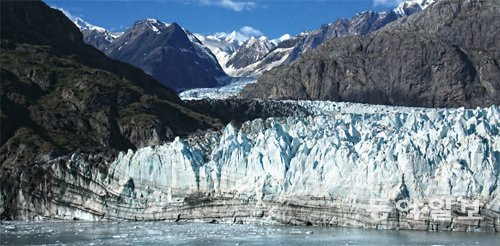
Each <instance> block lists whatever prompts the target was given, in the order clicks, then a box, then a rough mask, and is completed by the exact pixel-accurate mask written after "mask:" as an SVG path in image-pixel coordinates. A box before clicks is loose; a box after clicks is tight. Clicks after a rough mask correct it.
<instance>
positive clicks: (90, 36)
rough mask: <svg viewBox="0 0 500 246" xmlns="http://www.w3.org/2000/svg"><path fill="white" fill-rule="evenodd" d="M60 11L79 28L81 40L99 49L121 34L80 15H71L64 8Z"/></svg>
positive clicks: (104, 47) (102, 48)
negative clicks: (92, 22)
mask: <svg viewBox="0 0 500 246" xmlns="http://www.w3.org/2000/svg"><path fill="white" fill-rule="evenodd" d="M59 10H60V11H62V12H63V13H64V14H65V15H66V16H67V17H68V18H69V19H70V20H71V21H72V22H73V23H75V25H76V26H77V27H78V28H79V29H80V31H81V32H82V34H83V41H84V42H85V43H86V44H90V45H92V46H94V47H96V48H97V49H99V50H104V49H106V47H107V46H108V45H110V44H111V42H113V40H115V39H116V38H118V37H119V36H121V35H122V34H123V32H110V31H109V30H106V29H105V28H103V27H100V26H95V25H92V24H90V23H88V22H86V21H85V20H83V19H82V18H80V17H76V16H73V15H71V14H70V13H69V12H68V11H66V10H64V9H59Z"/></svg>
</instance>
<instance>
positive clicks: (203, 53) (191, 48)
mask: <svg viewBox="0 0 500 246" xmlns="http://www.w3.org/2000/svg"><path fill="white" fill-rule="evenodd" d="M65 14H66V16H68V18H70V19H71V20H72V21H73V23H75V25H76V26H77V27H79V28H80V30H81V32H82V34H83V37H84V42H85V43H87V44H90V45H92V46H94V47H96V48H98V49H99V50H101V51H102V52H104V53H105V54H106V55H107V56H109V57H110V58H113V59H116V60H120V61H123V62H126V63H129V64H132V65H134V66H136V67H139V68H141V69H142V70H143V71H145V72H146V73H148V74H150V75H151V76H153V77H154V78H155V79H157V80H158V81H160V82H161V83H162V84H164V85H166V86H168V87H170V88H172V89H174V90H177V91H179V90H185V89H190V88H200V87H214V86H217V85H220V84H224V83H225V82H226V80H227V79H228V78H227V75H226V74H225V72H224V71H223V70H222V68H221V66H220V65H219V63H218V60H217V59H218V57H216V56H214V54H212V52H211V51H210V49H208V48H207V47H205V46H204V45H203V44H202V43H201V41H200V40H198V38H197V37H196V36H195V35H193V34H192V33H190V32H189V31H187V30H185V29H183V28H182V27H180V26H179V25H178V24H177V23H172V24H169V23H164V22H161V21H159V20H157V19H145V20H141V21H137V22H136V23H135V24H134V25H133V26H132V27H131V28H129V29H128V30H126V31H125V32H121V33H112V32H110V31H108V30H106V29H104V28H101V27H97V26H94V25H92V24H90V23H88V22H85V21H84V20H82V19H81V18H79V17H74V16H71V14H69V13H68V12H65Z"/></svg>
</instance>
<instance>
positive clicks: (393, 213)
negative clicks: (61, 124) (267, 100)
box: [0, 101, 500, 231]
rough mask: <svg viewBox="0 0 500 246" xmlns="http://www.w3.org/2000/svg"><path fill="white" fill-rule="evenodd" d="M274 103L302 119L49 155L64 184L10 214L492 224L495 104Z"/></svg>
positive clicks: (499, 146) (499, 208)
mask: <svg viewBox="0 0 500 246" xmlns="http://www.w3.org/2000/svg"><path fill="white" fill-rule="evenodd" d="M283 103H284V104H287V103H289V104H293V103H295V104H298V105H300V106H301V107H303V108H304V109H306V110H307V112H309V116H307V117H282V118H269V119H265V120H263V119H256V120H253V121H248V122H245V123H243V124H242V125H241V127H236V126H234V125H232V124H229V125H228V126H227V127H226V128H225V129H224V130H223V131H212V132H207V133H205V134H204V135H199V136H193V137H190V138H185V139H181V138H177V139H176V140H175V141H173V142H169V143H165V144H163V145H159V146H150V147H146V148H142V149H139V150H137V151H132V150H129V151H128V152H127V153H124V152H123V153H120V154H119V156H118V157H117V158H116V159H114V160H110V161H105V162H104V163H103V161H96V159H97V156H92V155H90V156H87V155H83V154H77V153H75V154H73V155H72V156H71V157H70V158H59V159H56V160H51V161H49V162H48V163H47V164H46V165H45V166H43V167H42V168H44V169H50V170H51V173H52V174H53V176H54V177H55V178H57V179H60V180H62V181H64V182H65V185H64V188H62V187H59V188H58V187H49V184H47V187H45V188H41V190H45V189H47V190H48V189H49V188H50V189H52V190H51V192H52V193H53V196H52V197H51V198H50V199H47V198H44V199H41V198H36V197H35V198H32V197H31V194H28V193H26V192H23V191H22V190H20V191H19V194H16V196H17V200H18V201H24V200H28V199H33V202H31V203H26V204H31V205H22V204H21V203H19V206H27V207H26V208H24V209H22V210H20V211H21V212H20V213H19V214H18V215H17V216H18V217H19V218H41V217H53V218H78V219H88V220H102V219H105V220H109V219H135V220H143V219H144V220H160V219H167V220H175V221H212V222H214V221H216V222H231V223H244V222H245V223H246V222H264V223H279V224H303V225H309V224H312V225H332V226H354V227H366V228H380V229H417V230H459V231H470V230H481V231H496V230H497V228H498V225H499V212H500V199H499V190H498V188H497V186H498V184H497V182H498V177H499V170H500V135H499V117H500V114H499V108H498V107H497V106H492V107H489V108H477V109H463V108H459V109H425V108H405V107H387V106H376V105H362V104H353V103H334V102H319V101H317V102H311V101H285V102H283ZM96 162H100V163H101V165H104V166H105V167H106V168H105V169H104V170H103V169H102V168H101V169H96V168H91V167H92V166H93V165H94V166H95V165H96V164H95V163H96ZM54 194H57V195H54ZM0 200H2V199H0ZM402 201H403V202H402ZM464 204H467V205H469V206H468V207H469V208H466V207H465V206H464ZM472 205H474V206H476V205H477V206H476V207H475V208H473V209H472V208H471V207H472ZM0 207H1V206H0ZM465 209H468V210H465ZM471 209H472V210H471ZM469 215H470V216H471V217H469V218H466V217H467V216H469ZM440 216H441V217H440Z"/></svg>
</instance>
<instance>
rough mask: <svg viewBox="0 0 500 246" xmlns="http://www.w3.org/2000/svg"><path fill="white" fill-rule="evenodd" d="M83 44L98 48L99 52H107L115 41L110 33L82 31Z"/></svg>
mask: <svg viewBox="0 0 500 246" xmlns="http://www.w3.org/2000/svg"><path fill="white" fill-rule="evenodd" d="M81 31H82V34H83V42H85V43H86V44H90V45H92V46H94V47H96V48H97V49H99V50H106V49H107V47H108V46H109V45H110V44H111V42H112V41H113V39H114V38H113V37H112V35H111V33H109V32H108V31H104V32H100V31H98V30H81Z"/></svg>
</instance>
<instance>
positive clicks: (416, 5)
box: [394, 0, 436, 16]
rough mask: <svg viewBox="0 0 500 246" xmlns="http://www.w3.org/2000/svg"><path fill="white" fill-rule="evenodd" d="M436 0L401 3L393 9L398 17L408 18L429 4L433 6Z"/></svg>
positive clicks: (415, 0)
mask: <svg viewBox="0 0 500 246" xmlns="http://www.w3.org/2000/svg"><path fill="white" fill-rule="evenodd" d="M435 1H436V0H410V1H405V2H402V3H400V4H399V5H398V7H397V8H395V9H394V12H396V13H397V14H398V15H400V16H408V15H411V14H413V13H415V12H418V11H421V10H423V9H425V8H427V7H429V6H430V5H431V4H433V3H434V2H435Z"/></svg>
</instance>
